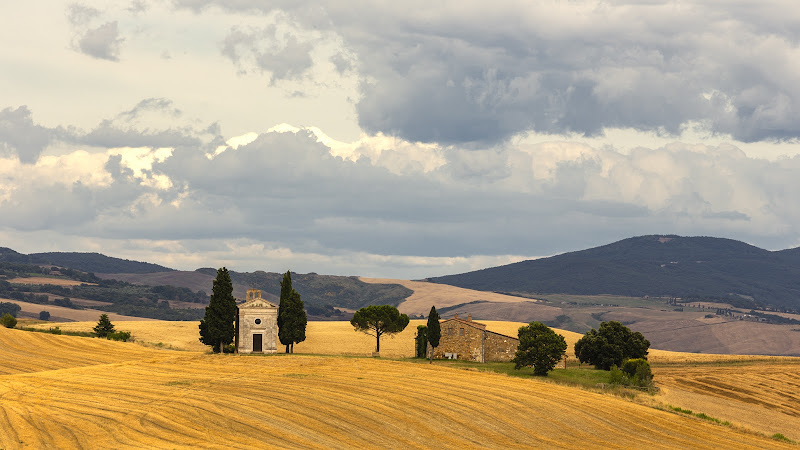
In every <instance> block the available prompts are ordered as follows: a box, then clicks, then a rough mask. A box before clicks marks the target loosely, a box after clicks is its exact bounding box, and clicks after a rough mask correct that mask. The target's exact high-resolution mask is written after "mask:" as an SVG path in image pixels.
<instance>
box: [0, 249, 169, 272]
mask: <svg viewBox="0 0 800 450" xmlns="http://www.w3.org/2000/svg"><path fill="white" fill-rule="evenodd" d="M0 262H11V263H22V264H52V265H54V266H60V267H67V268H70V269H75V270H80V271H82V272H89V273H157V272H170V271H172V270H173V269H170V268H169V267H164V266H159V265H158V264H152V263H148V262H140V261H131V260H128V259H120V258H114V257H111V256H106V255H103V254H100V253H78V252H50V253H31V254H29V255H25V254H22V253H19V252H16V251H14V250H12V249H10V248H6V247H0Z"/></svg>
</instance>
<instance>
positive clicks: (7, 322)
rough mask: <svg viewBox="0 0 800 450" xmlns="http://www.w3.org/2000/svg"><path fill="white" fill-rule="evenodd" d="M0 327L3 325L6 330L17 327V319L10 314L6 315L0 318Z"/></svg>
mask: <svg viewBox="0 0 800 450" xmlns="http://www.w3.org/2000/svg"><path fill="white" fill-rule="evenodd" d="M0 325H3V326H4V327H6V328H14V327H15V326H17V318H16V317H14V316H12V315H11V314H9V313H5V314H3V317H0Z"/></svg>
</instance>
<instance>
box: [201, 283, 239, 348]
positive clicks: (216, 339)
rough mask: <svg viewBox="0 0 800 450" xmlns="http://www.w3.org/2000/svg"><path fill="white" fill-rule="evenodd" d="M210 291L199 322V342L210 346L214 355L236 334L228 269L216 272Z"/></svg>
mask: <svg viewBox="0 0 800 450" xmlns="http://www.w3.org/2000/svg"><path fill="white" fill-rule="evenodd" d="M211 291H212V294H211V299H210V300H209V302H208V306H206V314H205V316H204V317H203V320H201V321H200V342H202V343H203V344H205V345H210V346H211V348H213V349H214V352H215V353H222V347H223V346H225V345H228V344H230V343H231V342H233V338H234V335H235V333H236V329H235V327H234V325H233V323H234V321H235V320H236V299H234V298H233V282H232V281H231V275H230V273H228V269H226V268H225V267H223V268H221V269H219V270H217V278H216V279H214V285H213V287H212V288H211Z"/></svg>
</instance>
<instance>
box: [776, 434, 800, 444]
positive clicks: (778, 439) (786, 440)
mask: <svg viewBox="0 0 800 450" xmlns="http://www.w3.org/2000/svg"><path fill="white" fill-rule="evenodd" d="M770 437H771V438H772V439H775V440H776V441H781V442H787V443H789V444H796V442H795V441H793V440H791V439H789V438H787V437H786V436H784V435H782V434H780V433H775V434H773V435H772V436H770Z"/></svg>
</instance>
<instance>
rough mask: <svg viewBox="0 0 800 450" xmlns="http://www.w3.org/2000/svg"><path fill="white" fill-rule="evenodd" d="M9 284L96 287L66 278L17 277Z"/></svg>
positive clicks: (93, 284)
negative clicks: (84, 285)
mask: <svg viewBox="0 0 800 450" xmlns="http://www.w3.org/2000/svg"><path fill="white" fill-rule="evenodd" d="M8 282H9V283H18V284H52V285H55V286H80V285H82V284H89V285H92V286H96V284H95V283H85V282H83V281H76V280H68V279H66V278H50V277H18V278H12V279H10V280H8Z"/></svg>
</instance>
